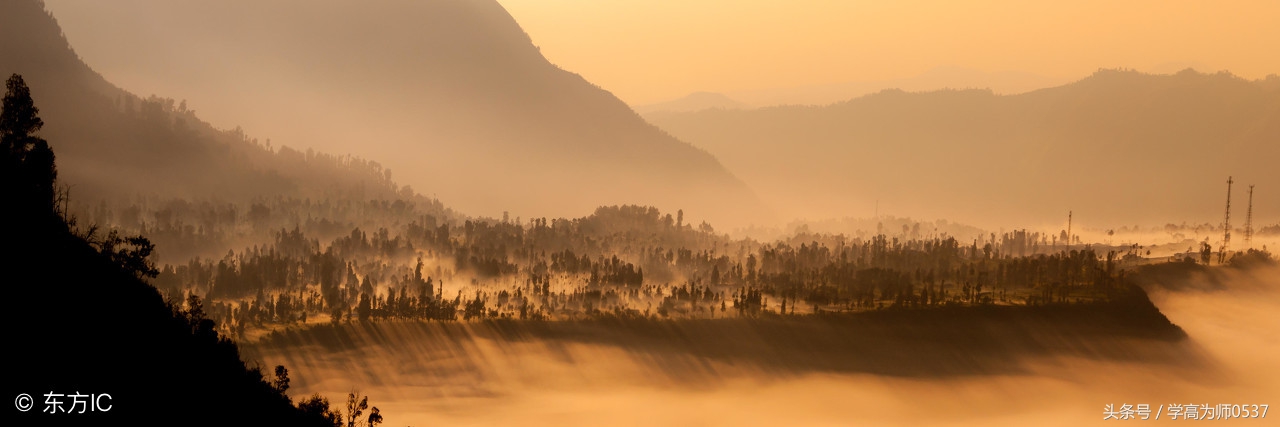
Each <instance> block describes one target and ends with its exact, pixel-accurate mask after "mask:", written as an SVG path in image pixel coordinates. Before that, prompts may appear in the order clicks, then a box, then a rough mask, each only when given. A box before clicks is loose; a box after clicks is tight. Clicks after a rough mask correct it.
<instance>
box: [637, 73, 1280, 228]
mask: <svg viewBox="0 0 1280 427" xmlns="http://www.w3.org/2000/svg"><path fill="white" fill-rule="evenodd" d="M646 118H648V119H649V120H650V121H651V122H653V123H655V124H657V125H658V126H660V127H662V128H663V129H664V130H667V131H668V132H671V133H672V134H673V135H675V136H676V137H678V138H681V139H682V140H685V141H690V142H691V143H694V144H696V145H698V146H700V147H703V148H705V149H707V150H708V151H710V152H712V153H713V154H715V155H716V156H718V157H719V158H720V159H721V160H722V161H723V162H725V164H726V165H727V166H728V167H729V168H730V169H731V170H733V171H734V172H736V173H738V174H739V176H741V177H742V178H743V179H744V180H745V181H746V182H747V183H748V184H750V185H752V186H753V188H755V189H756V190H757V191H758V192H759V194H761V196H762V197H763V198H764V199H766V200H767V201H769V202H771V203H773V205H774V206H775V207H777V208H778V209H779V212H780V215H781V216H783V217H808V218H826V217H840V216H845V215H854V216H871V214H872V212H875V211H876V210H877V209H878V210H879V212H880V213H888V214H893V215H912V216H916V217H921V216H923V217H931V216H932V217H941V218H948V219H952V220H959V221H966V222H970V223H973V224H975V225H979V226H985V227H999V226H1005V227H1013V226H1019V225H1023V224H1029V225H1040V224H1057V223H1059V222H1064V223H1065V220H1066V216H1067V212H1068V211H1071V210H1074V211H1075V217H1076V219H1077V221H1080V220H1084V221H1087V222H1088V223H1090V224H1094V225H1095V226H1104V225H1105V224H1113V225H1123V224H1130V225H1132V224H1135V223H1137V222H1159V221H1169V222H1181V221H1186V220H1190V221H1214V220H1220V219H1221V218H1222V215H1223V211H1224V208H1223V202H1224V199H1225V197H1226V180H1227V177H1228V176H1234V177H1235V182H1236V185H1235V192H1234V196H1233V197H1234V199H1233V200H1234V201H1235V205H1234V206H1235V209H1236V210H1235V212H1234V215H1235V218H1236V220H1237V221H1242V220H1243V216H1242V215H1243V212H1244V209H1245V203H1246V202H1245V195H1246V194H1247V190H1246V188H1247V185H1248V184H1250V183H1254V184H1257V187H1256V189H1255V195H1254V215H1255V221H1258V220H1259V219H1264V218H1265V220H1269V221H1274V220H1275V219H1277V216H1278V214H1277V213H1278V212H1280V189H1277V188H1275V187H1276V185H1277V184H1275V183H1280V169H1278V168H1276V166H1275V165H1276V159H1280V77H1277V76H1274V75H1273V76H1271V77H1270V78H1267V79H1263V80H1257V81H1249V80H1245V79H1241V78H1239V77H1236V76H1234V75H1231V74H1228V73H1216V74H1203V73H1199V72H1195V71H1192V70H1186V71H1182V72H1179V73H1176V74H1171V75H1151V74H1143V73H1138V72H1134V71H1123V70H1103V71H1098V72H1097V73H1095V74H1093V75H1091V76H1089V77H1087V78H1085V79H1083V80H1080V81H1077V82H1074V83H1071V84H1067V85H1063V86H1059V87H1053V88H1048V89H1042V90H1036V91H1032V92H1028V93H1023V94H1017V95H997V94H995V93H992V92H991V91H989V90H942V91H933V92H923V93H909V92H903V91H901V90H885V91H881V92H879V93H875V94H872V95H867V96H863V97H859V98H856V99H852V100H848V101H845V102H841V103H836V104H832V105H829V106H822V107H816V106H788V107H773V108H761V109H755V110H724V109H712V110H703V111H699V112H692V113H673V112H663V113H652V114H649V115H647V116H646Z"/></svg>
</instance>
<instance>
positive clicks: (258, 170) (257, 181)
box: [0, 0, 443, 210]
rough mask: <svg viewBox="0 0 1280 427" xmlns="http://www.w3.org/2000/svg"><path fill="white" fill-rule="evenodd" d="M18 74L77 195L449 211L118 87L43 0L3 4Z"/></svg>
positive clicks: (339, 161) (3, 30) (1, 26)
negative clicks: (406, 205)
mask: <svg viewBox="0 0 1280 427" xmlns="http://www.w3.org/2000/svg"><path fill="white" fill-rule="evenodd" d="M14 73H17V74H22V75H23V76H25V79H26V82H27V83H28V85H29V86H30V87H31V91H32V93H33V95H34V96H35V97H36V98H37V99H39V100H40V109H41V116H42V117H43V119H44V121H45V123H46V126H45V128H44V130H43V134H44V135H45V136H46V138H47V139H49V140H50V141H51V144H52V145H53V148H54V150H55V151H57V153H58V156H59V157H58V164H59V166H60V168H61V173H62V180H61V181H62V183H63V184H67V185H69V186H70V187H71V197H72V200H73V201H74V202H78V203H95V202H96V201H98V200H117V201H118V200H128V199H131V198H133V197H136V196H138V195H154V196H159V197H162V198H172V197H180V198H193V199H218V200H224V201H228V202H235V203H244V202H246V201H250V200H255V199H259V198H276V197H294V198H307V197H310V198H317V199H324V198H333V199H339V200H356V201H367V200H370V199H384V200H385V199H395V198H405V199H412V200H417V201H419V202H421V203H420V205H423V206H430V207H432V208H433V209H436V210H443V207H442V206H440V205H439V203H437V202H434V201H431V200H427V199H424V198H421V197H414V196H413V193H412V191H408V190H407V189H406V188H404V187H401V186H399V185H397V184H396V183H395V182H393V181H392V180H391V176H390V173H389V171H387V170H386V169H385V168H383V167H382V166H381V165H379V164H377V163H374V162H370V161H367V160H363V159H359V158H354V157H350V156H333V155H327V154H323V153H316V152H314V151H311V150H307V151H305V152H304V151H300V150H294V149H290V148H287V147H271V146H270V145H269V143H262V142H259V141H258V140H257V139H251V138H249V137H248V136H247V135H246V134H245V133H244V132H243V131H240V130H239V129H237V130H232V131H225V130H219V129H216V128H214V127H213V126H211V125H210V124H208V123H206V122H204V121H202V120H201V119H200V118H199V117H198V116H196V114H195V112H194V111H193V110H190V109H187V108H186V106H185V103H177V102H175V101H174V100H172V99H166V98H159V97H155V96H152V97H149V98H141V97H138V96H136V95H133V94H132V93H129V92H127V91H125V90H124V89H121V88H119V87H116V86H115V85H113V84H111V83H110V82H108V81H107V80H106V79H104V78H103V76H102V75H100V74H98V73H97V72H95V71H94V70H93V69H91V68H90V67H89V66H88V65H86V64H85V63H84V62H83V61H82V60H81V59H80V57H79V56H78V55H77V54H76V52H75V51H74V50H73V49H72V48H71V46H70V44H69V43H68V42H67V40H66V38H65V37H64V36H63V35H62V32H61V30H60V28H59V26H58V22H57V21H56V20H55V19H54V17H53V16H52V15H51V14H49V13H47V12H46V11H45V10H44V6H43V4H42V2H40V1H38V0H14V1H5V2H0V74H3V75H4V76H8V75H10V74H14Z"/></svg>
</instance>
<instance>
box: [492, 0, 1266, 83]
mask: <svg viewBox="0 0 1280 427" xmlns="http://www.w3.org/2000/svg"><path fill="white" fill-rule="evenodd" d="M499 2H500V3H501V4H502V5H503V6H505V7H506V8H507V10H508V11H510V13H511V14H512V16H514V17H515V19H516V20H517V21H518V22H519V23H520V25H521V26H523V27H524V29H525V31H527V32H528V33H529V35H530V36H531V37H532V38H533V41H534V44H536V45H538V46H539V47H540V48H541V50H542V53H543V55H545V56H546V57H547V58H548V59H549V60H551V62H553V63H555V64H557V65H559V66H561V67H562V68H565V69H567V70H569V71H573V72H577V73H579V74H582V75H583V76H584V77H586V79H587V80H590V81H591V82H593V83H596V84H598V85H600V86H601V87H604V88H605V89H607V90H610V91H612V92H613V93H614V94H615V95H617V96H618V97H620V98H622V99H623V100H624V101H627V102H628V103H632V104H643V103H650V102H657V101H663V100H667V99H672V98H676V97H680V96H683V95H685V94H688V93H690V92H694V91H715V92H735V91H751V90H762V89H774V88H785V87H795V86H806V85H818V84H831V83H841V82H853V81H872V80H889V79H900V78H906V77H911V76H915V75H919V74H921V73H924V72H926V71H928V70H930V69H933V68H935V67H939V66H951V67H964V68H970V69H976V70H983V71H988V72H997V71H1019V72H1025V73H1033V74H1036V75H1041V76H1045V77H1051V78H1053V79H1057V80H1062V81H1069V80H1074V79H1078V78H1081V77H1084V76H1085V75H1088V74H1089V73H1091V72H1093V71H1094V70H1097V69H1098V68H1134V69H1138V70H1142V71H1154V72H1172V71H1176V70H1177V69H1180V68H1185V67H1186V66H1194V67H1195V68H1197V69H1201V71H1218V70H1224V69H1225V70H1229V71H1231V72H1233V73H1235V74H1237V75H1240V76H1243V77H1246V78H1262V77H1265V76H1266V75H1268V74H1273V73H1280V54H1277V52H1280V25H1277V22H1280V21H1278V19H1280V1H1273V0H1249V1H1219V2H1213V1H1176V0H1175V1H1170V0H1161V1H1129V0H1125V1H1094V0H1072V1H1053V2H1049V1H1025V0H1023V1H1004V0H966V1H910V0H894V1H862V0H499ZM1206 68H1207V69H1206Z"/></svg>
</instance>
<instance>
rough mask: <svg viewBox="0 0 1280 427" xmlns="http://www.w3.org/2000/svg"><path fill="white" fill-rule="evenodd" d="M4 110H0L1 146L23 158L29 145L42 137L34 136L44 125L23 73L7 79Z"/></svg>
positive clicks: (7, 151)
mask: <svg viewBox="0 0 1280 427" xmlns="http://www.w3.org/2000/svg"><path fill="white" fill-rule="evenodd" d="M4 86H5V90H6V91H5V94H4V110H3V111H0V148H2V149H4V150H5V152H6V153H15V154H18V156H17V157H19V158H21V157H22V155H23V154H26V152H27V151H28V146H32V145H35V143H36V142H37V141H43V140H42V139H40V138H38V137H35V136H32V134H33V133H35V132H36V131H39V130H40V128H41V127H44V121H43V120H40V116H39V115H38V113H39V112H40V109H38V108H36V105H35V101H33V100H32V99H31V89H30V88H28V87H27V83H26V82H25V81H23V80H22V75H19V74H14V75H12V76H9V80H7V81H5V85H4Z"/></svg>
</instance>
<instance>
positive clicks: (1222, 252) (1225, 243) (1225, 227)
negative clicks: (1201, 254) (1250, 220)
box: [1218, 176, 1234, 264]
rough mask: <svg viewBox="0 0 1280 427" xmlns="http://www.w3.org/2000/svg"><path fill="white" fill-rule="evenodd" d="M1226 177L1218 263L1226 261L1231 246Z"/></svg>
mask: <svg viewBox="0 0 1280 427" xmlns="http://www.w3.org/2000/svg"><path fill="white" fill-rule="evenodd" d="M1233 182H1234V181H1232V180H1231V177H1229V176H1228V177H1227V214H1226V216H1224V217H1223V218H1222V248H1221V249H1219V250H1218V264H1223V263H1225V262H1227V249H1228V248H1230V247H1231V184H1232V183H1233Z"/></svg>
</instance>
